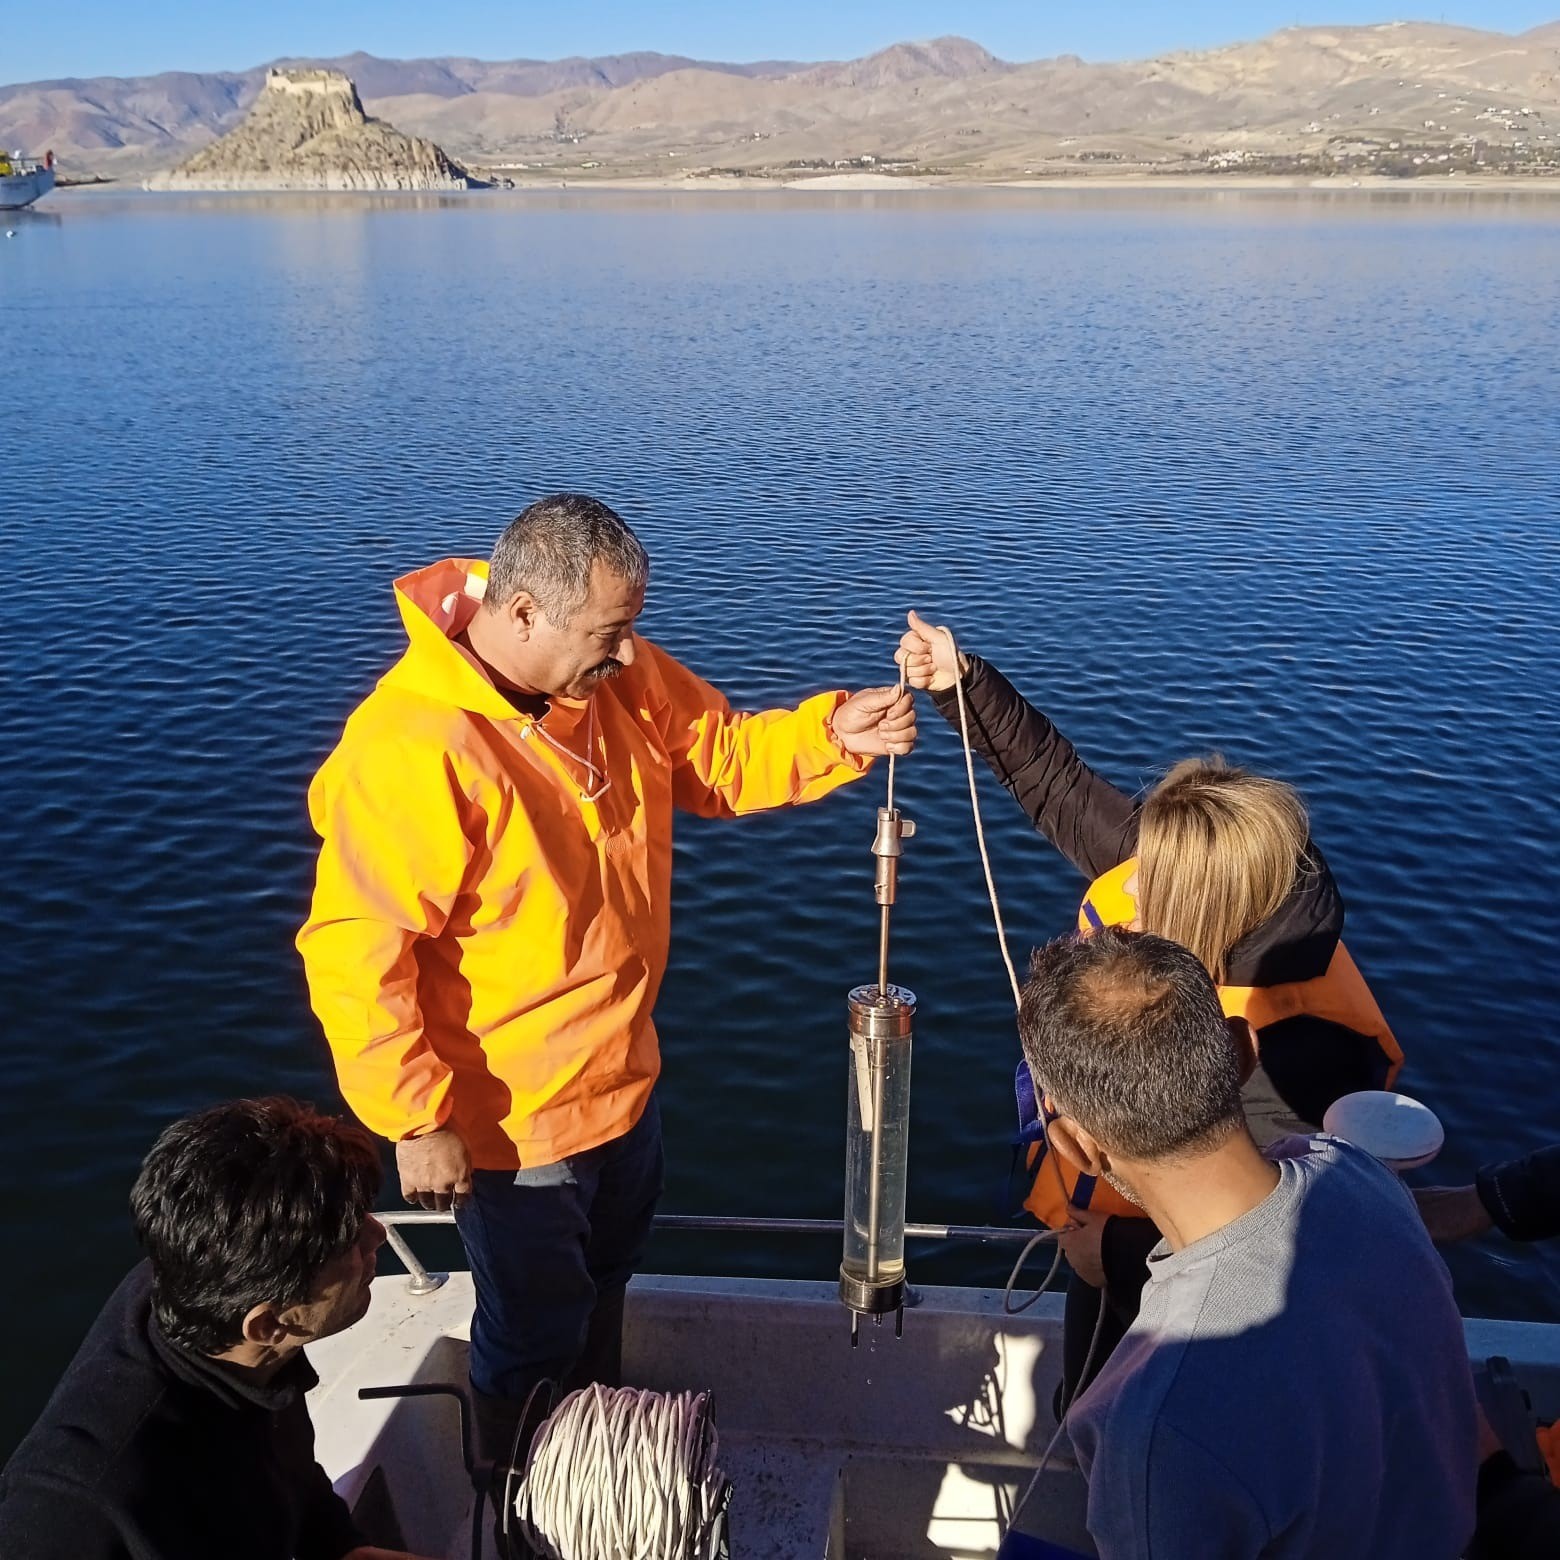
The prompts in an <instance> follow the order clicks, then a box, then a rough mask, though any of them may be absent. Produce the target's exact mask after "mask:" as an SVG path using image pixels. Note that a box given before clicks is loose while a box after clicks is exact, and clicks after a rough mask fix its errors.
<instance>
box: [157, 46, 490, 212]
mask: <svg viewBox="0 0 1560 1560" xmlns="http://www.w3.org/2000/svg"><path fill="white" fill-rule="evenodd" d="M479 185H480V181H479V180H477V179H475V178H473V177H472V176H471V174H470V173H468V172H467V171H466V169H465V168H463V167H462V166H461V165H460V164H459V163H457V162H455V161H454V160H453V159H452V158H450V157H447V156H446V155H445V154H444V152H443V151H442V150H440V148H439V147H437V146H435V145H434V143H433V142H432V141H425V140H423V139H422V138H421V137H420V136H413V135H403V134H402V133H401V132H400V131H399V130H397V129H396V128H395V127H394V126H393V125H389V124H386V123H385V122H384V121H383V120H379V119H370V118H369V117H368V115H367V114H366V113H364V112H363V104H362V102H361V101H360V100H359V98H358V94H357V88H356V86H354V85H353V83H352V80H351V78H350V77H347V76H344V75H342V74H341V73H340V72H339V71H333V70H271V71H268V72H267V73H266V78H265V85H264V87H263V88H262V90H261V92H260V95H259V97H257V98H256V99H255V101H254V106H253V107H252V108H251V109H250V110H249V113H248V115H247V116H246V117H245V119H244V121H243V123H242V124H240V125H239V126H238V127H237V128H236V129H233V130H230V131H229V132H228V133H227V134H226V135H224V136H222V137H221V138H220V139H219V140H216V141H213V142H212V143H211V144H210V145H209V146H206V147H203V148H202V149H201V150H200V151H198V152H196V154H195V155H194V156H193V157H191V158H189V159H188V160H187V161H185V162H182V163H180V164H179V166H178V167H177V168H174V169H173V170H172V171H171V172H168V173H163V174H157V175H154V176H153V177H152V178H150V179H148V180H147V181H146V187H147V188H148V189H159V190H465V189H474V188H477V187H479Z"/></svg>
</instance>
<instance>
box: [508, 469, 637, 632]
mask: <svg viewBox="0 0 1560 1560" xmlns="http://www.w3.org/2000/svg"><path fill="white" fill-rule="evenodd" d="M598 559H599V560H600V561H601V562H602V563H603V564H604V565H605V566H606V568H607V569H608V570H610V571H611V572H612V573H613V574H615V575H618V576H619V577H620V578H622V579H625V580H627V581H628V583H629V584H630V585H643V584H644V583H645V581H646V580H647V579H649V577H650V559H649V557H648V556H647V555H646V553H645V550H644V548H643V547H642V546H641V545H640V541H639V538H638V537H637V536H635V535H634V533H633V532H632V531H631V530H629V528H628V525H627V523H626V522H625V521H624V520H623V517H622V516H621V515H619V514H618V513H617V512H616V511H615V510H612V509H609V508H608V507H607V506H606V505H605V504H603V503H602V502H601V500H600V499H599V498H589V497H587V496H586V495H585V494H584V493H553V494H550V495H549V496H548V497H546V498H539V499H537V501H536V502H535V503H534V504H531V505H529V506H528V507H527V508H526V509H524V510H522V511H521V512H520V514H518V515H516V516H515V518H514V519H513V520H511V521H510V522H509V524H508V525H507V526H505V527H504V534H503V535H502V536H500V537H499V539H498V542H497V544H496V545H495V546H494V548H493V557H492V561H491V562H490V564H489V565H488V589H487V605H488V607H489V608H491V609H492V610H494V611H497V610H498V609H499V608H501V607H503V606H505V605H507V604H508V603H509V602H510V601H512V600H513V599H514V598H515V595H516V594H517V593H518V592H519V591H522V590H523V591H529V592H530V594H531V595H532V596H533V597H535V599H536V603H537V605H538V606H539V607H540V608H541V609H542V611H543V612H545V613H546V614H547V616H548V618H549V619H550V620H551V621H552V622H553V623H554V624H556V625H557V626H558V627H559V628H564V627H567V626H568V622H569V619H570V618H572V617H573V616H574V614H575V613H576V612H578V611H579V609H580V608H581V607H582V606H584V605H585V600H586V598H587V597H588V596H589V595H590V573H591V569H592V567H593V566H594V564H595V563H596V561H597V560H598Z"/></svg>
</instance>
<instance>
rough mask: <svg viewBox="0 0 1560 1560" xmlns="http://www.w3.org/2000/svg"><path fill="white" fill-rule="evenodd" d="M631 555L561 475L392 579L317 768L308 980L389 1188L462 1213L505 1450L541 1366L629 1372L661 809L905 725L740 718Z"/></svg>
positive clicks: (666, 848)
mask: <svg viewBox="0 0 1560 1560" xmlns="http://www.w3.org/2000/svg"><path fill="white" fill-rule="evenodd" d="M648 573H649V563H648V560H647V558H646V556H645V552H644V549H643V548H642V547H641V546H640V544H639V541H638V539H637V538H636V537H635V536H634V534H633V532H632V531H630V530H629V528H628V526H627V525H625V524H624V522H623V521H622V520H621V519H620V518H619V516H618V515H616V514H615V513H614V512H613V511H612V510H611V509H609V508H608V507H607V506H606V505H605V504H603V503H600V502H599V501H597V500H595V499H592V498H586V497H584V496H582V495H579V494H567V493H565V494H557V495H555V496H553V497H550V498H544V499H542V500H540V501H539V502H537V503H535V504H532V505H531V506H530V508H528V509H527V510H526V511H525V512H524V513H523V514H521V515H520V516H519V518H518V519H516V520H515V521H514V522H513V523H512V524H511V525H510V526H509V527H508V529H507V530H505V532H504V534H503V535H502V536H501V537H500V538H499V541H498V544H497V546H496V548H495V549H494V552H493V557H492V560H491V563H490V564H487V565H484V564H482V563H479V562H469V561H463V560H459V559H450V560H446V561H445V562H443V563H438V564H434V565H433V566H432V567H430V568H427V569H423V570H420V571H419V572H417V573H415V574H410V575H407V576H406V577H405V578H404V579H401V580H398V581H397V582H396V594H397V598H398V602H399V605H400V608H401V616H402V619H403V620H404V622H405V625H406V630H407V636H408V640H409V644H408V647H407V650H406V653H405V654H404V655H403V656H402V657H401V659H400V660H399V661H398V662H397V663H396V665H395V666H394V667H392V668H391V670H390V671H389V672H388V673H386V675H385V676H384V677H383V678H382V679H381V680H380V682H379V685H378V686H377V687H376V688H375V689H374V691H373V692H372V693H371V694H369V696H368V697H367V698H366V699H365V700H364V701H363V702H362V704H360V705H359V706H358V708H357V709H356V710H355V711H354V712H353V713H352V715H351V717H350V718H349V719H348V721H347V725H346V730H345V732H344V733H343V735H342V738H341V741H340V743H339V745H338V746H337V748H336V750H335V751H334V752H333V753H332V754H331V755H330V757H329V758H328V759H327V760H326V762H325V764H324V766H323V767H322V768H321V770H320V772H319V774H318V775H316V777H315V779H314V783H313V785H312V786H311V787H310V791H309V810H310V815H311V817H312V820H313V823H314V827H315V829H316V830H317V831H318V833H319V835H320V837H321V840H322V842H323V843H322V845H321V849H320V857H319V870H318V878H317V883H316V888H315V894H314V903H313V907H312V911H311V914H310V916H309V920H308V922H307V924H306V925H305V926H304V928H303V930H302V931H301V932H300V933H299V936H298V947H299V950H300V952H301V953H302V954H303V959H304V965H305V967H306V969H307V972H308V979H309V991H310V998H311V1001H312V1003H313V1007H314V1011H315V1013H316V1014H317V1015H318V1017H319V1020H320V1023H321V1024H322V1026H323V1027H324V1030H325V1035H326V1038H327V1039H328V1041H329V1042H330V1047H331V1050H332V1052H333V1054H334V1058H335V1063H336V1071H337V1076H338V1078H339V1081H340V1085H341V1091H342V1094H343V1095H344V1097H345V1098H346V1100H347V1103H348V1104H349V1105H350V1106H351V1107H352V1109H353V1110H354V1111H355V1112H356V1113H357V1114H358V1116H359V1117H361V1119H362V1120H363V1122H364V1123H365V1125H367V1126H368V1127H370V1128H371V1129H372V1130H373V1131H375V1132H377V1133H379V1134H381V1135H382V1136H384V1137H387V1138H389V1139H391V1140H392V1141H393V1142H394V1143H395V1145H396V1162H397V1165H398V1167H399V1170H400V1176H401V1190H402V1193H403V1195H404V1196H405V1197H406V1198H407V1199H408V1200H409V1201H414V1202H417V1203H420V1204H421V1205H422V1206H423V1207H425V1208H435V1209H446V1208H453V1209H454V1210H455V1216H456V1222H457V1224H458V1226H459V1229H460V1233H461V1238H462V1240H463V1242H464V1244H465V1247H466V1252H467V1256H468V1259H469V1261H470V1263H471V1269H472V1274H473V1278H474V1282H475V1286H476V1297H477V1304H476V1315H475V1317H474V1319H473V1322H472V1334H471V1380H472V1386H473V1388H474V1389H475V1392H476V1395H477V1402H478V1408H479V1416H478V1417H479V1425H480V1427H481V1428H482V1429H483V1441H484V1444H485V1450H486V1451H487V1452H488V1453H489V1454H490V1455H493V1456H495V1457H497V1456H499V1455H500V1454H502V1453H507V1451H508V1449H509V1446H508V1443H509V1441H510V1439H511V1438H512V1437H513V1435H514V1431H515V1426H516V1424H517V1423H518V1418H519V1411H520V1405H521V1402H522V1401H523V1399H524V1398H525V1396H526V1394H527V1393H528V1392H529V1391H530V1389H531V1387H532V1386H533V1385H534V1384H535V1383H536V1382H537V1381H538V1380H541V1379H547V1378H550V1379H554V1380H559V1381H562V1382H564V1383H565V1384H566V1385H570V1386H572V1385H577V1384H579V1383H580V1382H582V1381H587V1380H601V1381H605V1382H609V1383H610V1382H612V1381H614V1380H615V1379H616V1377H617V1374H618V1371H619V1367H620V1359H621V1338H622V1306H623V1291H624V1288H625V1287H626V1285H627V1282H628V1279H629V1276H630V1274H631V1273H632V1272H633V1270H634V1268H635V1266H636V1264H637V1263H638V1261H639V1259H640V1257H641V1255H642V1253H643V1250H644V1246H645V1242H646V1240H647V1238H648V1235H649V1230H650V1221H651V1217H652V1215H653V1213H654V1210H655V1205H656V1201H657V1199H658V1197H659V1196H660V1191H661V1176H662V1159H661V1134H660V1118H659V1113H658V1111H657V1109H656V1102H655V1097H654V1093H653V1090H654V1085H655V1081H656V1077H657V1074H658V1073H659V1071H660V1053H659V1048H658V1045H657V1041H656V1032H655V1026H654V1023H653V1021H652V1010H653V1008H654V1005H655V998H656V993H657V991H658V990H659V988H660V984H661V978H662V976H663V974H664V973H665V969H666V957H667V946H668V930H669V927H668V915H669V906H670V885H671V859H672V811H673V808H674V807H677V808H682V809H684V810H685V811H688V812H693V813H697V814H701V815H703V816H705V817H731V816H735V815H737V814H741V813H748V812H756V811H760V810H762V809H764V808H770V807H779V806H784V805H787V804H790V803H795V802H807V801H813V800H816V799H817V798H818V797H821V796H824V795H826V794H827V793H828V792H830V791H832V790H835V789H836V788H837V787H839V786H841V785H843V784H845V783H846V782H848V781H850V780H852V779H854V778H856V777H857V776H858V775H860V774H862V773H863V772H864V771H865V769H866V768H867V767H868V765H869V763H870V761H871V759H872V757H873V756H875V755H880V754H885V753H890V752H892V753H906V752H908V751H909V750H910V748H911V747H912V745H913V744H914V741H915V712H914V705H913V703H912V701H911V698H910V695H909V694H907V693H902V692H899V691H897V690H895V689H893V688H875V689H867V690H865V691H863V692H861V693H858V694H856V695H854V697H850V698H847V697H846V696H845V695H844V694H842V693H824V694H819V695H817V696H816V697H814V698H811V699H809V700H807V701H806V702H805V703H803V704H802V705H801V706H800V707H799V708H797V709H795V710H772V711H769V712H767V713H764V714H759V715H741V714H734V713H733V712H732V711H731V708H730V706H729V705H728V704H727V703H726V701H725V699H724V698H723V697H722V696H721V695H720V694H719V693H718V692H716V690H715V689H714V688H712V687H710V685H709V684H708V683H705V682H703V681H701V680H700V679H699V678H698V677H696V676H695V675H694V674H693V673H692V672H690V671H688V670H687V669H686V668H685V667H683V666H681V665H679V664H678V663H677V662H676V661H675V660H673V659H672V657H671V656H669V655H667V654H666V653H665V652H664V651H663V650H660V649H658V648H657V647H656V646H655V645H653V644H651V643H649V642H648V641H647V640H644V639H641V638H639V637H638V636H637V635H636V634H635V633H634V622H635V619H636V618H637V617H638V615H639V612H640V609H641V608H642V606H643V605H644V593H645V584H646V580H647V578H648Z"/></svg>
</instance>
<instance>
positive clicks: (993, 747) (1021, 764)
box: [932, 655, 1137, 878]
mask: <svg viewBox="0 0 1560 1560" xmlns="http://www.w3.org/2000/svg"><path fill="white" fill-rule="evenodd" d="M964 697H965V703H966V705H967V708H968V712H969V722H970V745H971V747H973V748H974V749H975V750H976V751H977V752H978V753H979V754H980V755H981V757H982V758H984V759H985V760H986V762H987V763H988V764H989V765H990V766H991V770H992V773H993V774H995V775H996V777H997V779H999V780H1000V781H1001V782H1002V784H1003V785H1004V786H1006V787H1007V789H1008V791H1009V792H1010V793H1011V794H1012V796H1013V798H1014V800H1015V801H1017V803H1018V805H1019V806H1020V807H1022V808H1023V809H1024V812H1025V813H1026V814H1027V815H1028V818H1029V821H1030V822H1031V823H1032V824H1034V826H1035V827H1036V828H1037V829H1038V830H1039V831H1040V832H1041V833H1042V834H1043V835H1045V837H1046V838H1047V839H1048V840H1050V842H1051V843H1052V844H1053V845H1054V846H1055V847H1056V848H1057V849H1058V850H1059V851H1061V853H1062V854H1063V855H1064V856H1065V857H1066V858H1067V859H1068V860H1069V861H1070V862H1071V863H1072V864H1073V866H1075V867H1076V868H1077V869H1078V870H1079V871H1080V872H1081V873H1083V875H1084V876H1085V877H1087V878H1096V877H1098V876H1099V875H1100V873H1102V872H1108V871H1109V870H1110V869H1111V868H1112V867H1114V866H1117V865H1119V864H1120V863H1121V862H1122V861H1125V860H1126V858H1127V857H1128V856H1130V855H1131V854H1132V852H1133V850H1134V849H1135V848H1136V846H1137V809H1136V807H1135V806H1134V805H1133V802H1132V799H1131V798H1130V797H1129V796H1126V795H1124V794H1123V793H1122V792H1120V791H1118V790H1117V789H1116V788H1115V786H1113V785H1112V784H1111V783H1110V782H1109V781H1108V780H1104V779H1102V778H1101V777H1100V776H1099V775H1097V774H1095V772H1094V771H1093V770H1092V769H1090V768H1089V766H1088V765H1087V764H1086V763H1084V761H1083V760H1082V759H1081V758H1079V757H1078V752H1077V749H1076V748H1074V747H1073V745H1072V743H1070V742H1069V741H1068V740H1067V738H1066V737H1064V736H1063V735H1062V734H1061V732H1059V731H1058V730H1057V729H1056V727H1055V726H1053V725H1052V724H1051V722H1050V721H1049V720H1048V719H1047V718H1046V717H1045V716H1044V715H1042V714H1041V713H1040V711H1039V710H1037V709H1036V708H1035V707H1034V706H1033V705H1032V704H1030V703H1029V702H1028V700H1027V699H1025V698H1024V697H1023V695H1022V694H1020V693H1019V692H1018V690H1017V689H1016V688H1014V686H1013V685H1012V683H1010V682H1009V681H1008V680H1007V678H1005V677H1004V676H1003V675H1002V673H1001V672H999V671H998V670H997V669H996V668H995V667H994V666H990V665H988V664H987V663H986V662H985V661H983V660H981V658H980V657H979V656H975V655H972V656H970V657H969V672H968V674H967V675H966V676H965V679H964ZM932 702H933V703H934V704H935V705H936V706H937V708H938V709H939V710H940V711H941V712H942V714H943V716H944V717H945V718H946V719H947V720H948V721H949V722H951V723H952V725H953V727H954V729H955V730H956V731H957V730H958V727H959V706H958V695H957V692H956V691H955V690H954V689H952V688H949V689H947V690H946V691H945V692H941V693H934V694H933V695H932Z"/></svg>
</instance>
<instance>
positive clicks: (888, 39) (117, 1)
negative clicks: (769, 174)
mask: <svg viewBox="0 0 1560 1560" xmlns="http://www.w3.org/2000/svg"><path fill="white" fill-rule="evenodd" d="M1400 3H1401V0H1400ZM1391 4H1392V0H1377V3H1376V4H1371V3H1369V0H1366V3H1363V4H1362V3H1356V0H1330V3H1327V4H1321V5H1314V4H1310V3H1308V0H1289V3H1288V4H1269V3H1266V0H1244V3H1241V4H1236V3H1234V0H1181V3H1178V4H1170V3H1167V0H1093V3H1074V0H896V3H893V4H889V3H886V0H854V3H853V0H844V3H841V0H835V3H832V4H831V3H828V0H790V3H787V4H784V5H773V4H755V3H753V0H682V3H680V4H675V5H671V4H668V5H647V4H643V3H640V4H634V3H630V0H575V3H574V4H572V5H558V4H556V3H552V4H546V5H541V4H536V3H534V0H508V3H505V0H435V3H432V4H430V3H428V0H267V3H265V4H262V5H240V4H233V3H231V0H230V3H226V4H224V3H222V0H216V3H213V0H200V3H194V0H130V3H127V0H72V3H71V4H70V5H69V6H67V7H63V8H56V7H54V6H50V5H46V4H40V3H37V0H33V3H29V4H23V5H20V6H16V7H13V8H12V9H11V10H9V11H8V13H7V15H6V21H5V25H4V28H3V30H0V82H14V81H34V80H40V79H43V78H47V77H56V76H94V75H114V76H130V75H144V74H149V73H151V72H153V71H158V70H174V69H176V70H219V69H237V68H241V67H243V66H246V65H256V64H260V63H261V62H263V61H265V60H269V59H275V58H277V57H278V56H281V55H332V54H348V53H351V52H352V51H353V50H354V49H366V50H367V51H368V52H369V53H371V54H381V55H391V56H398V57H414V56H418V55H436V54H464V55H475V56H477V57H478V58H482V59H513V58H516V57H521V56H524V57H527V58H532V59H554V58H557V57H559V56H562V55H567V54H612V53H618V52H621V51H625V50H629V49H658V50H661V51H662V52H664V53H668V54H690V55H695V56H699V57H703V58H706V59H733V60H734V59H741V60H752V59H775V58H781V59H849V58H853V57H854V56H856V55H860V54H866V53H870V52H871V51H872V50H873V49H877V48H882V47H883V46H884V45H885V44H889V43H894V42H898V41H900V40H902V39H907V38H930V37H935V36H936V35H937V34H939V33H950V32H956V33H961V34H963V35H964V36H965V37H969V38H974V39H976V40H977V41H978V42H980V43H983V44H985V45H986V47H987V48H988V49H990V50H992V52H993V53H996V54H999V55H1001V56H1002V57H1003V58H1005V59H1017V60H1023V59H1037V58H1040V57H1042V56H1044V55H1049V54H1069V53H1070V54H1081V55H1083V56H1084V57H1085V58H1086V59H1124V58H1131V57H1134V56H1138V55H1143V54H1152V53H1157V52H1159V51H1162V50H1165V49H1173V48H1196V47H1201V46H1204V45H1208V44H1215V43H1227V42H1230V41H1233V40H1235V39H1238V38H1251V37H1256V36H1258V35H1260V34H1262V33H1265V32H1270V31H1272V30H1273V29H1274V28H1277V27H1287V26H1292V25H1293V24H1295V23H1296V22H1302V23H1307V24H1310V23H1323V22H1326V23H1333V22H1336V23H1347V22H1378V21H1387V20H1391V19H1392V18H1393V17H1394V15H1396V16H1411V17H1417V18H1419V19H1422V20H1426V21H1443V20H1444V21H1447V22H1461V23H1465V24H1467V25H1469V26H1476V27H1488V28H1498V29H1501V30H1503V31H1507V32H1520V31H1522V30H1524V29H1525V28H1528V27H1536V26H1538V25H1539V24H1540V23H1541V22H1547V21H1552V20H1555V19H1557V18H1560V0H1540V3H1536V4H1529V3H1523V0H1509V3H1508V0H1482V3H1478V0H1475V3H1471V4H1470V3H1466V0H1462V3H1455V0H1427V3H1426V5H1425V7H1424V9H1423V10H1418V11H1407V12H1404V11H1398V12H1394V11H1393V10H1392V9H1391ZM1443 6H1444V7H1445V8H1444V9H1442V7H1443Z"/></svg>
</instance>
